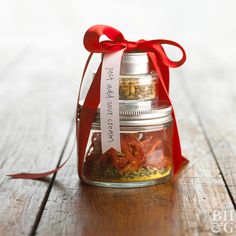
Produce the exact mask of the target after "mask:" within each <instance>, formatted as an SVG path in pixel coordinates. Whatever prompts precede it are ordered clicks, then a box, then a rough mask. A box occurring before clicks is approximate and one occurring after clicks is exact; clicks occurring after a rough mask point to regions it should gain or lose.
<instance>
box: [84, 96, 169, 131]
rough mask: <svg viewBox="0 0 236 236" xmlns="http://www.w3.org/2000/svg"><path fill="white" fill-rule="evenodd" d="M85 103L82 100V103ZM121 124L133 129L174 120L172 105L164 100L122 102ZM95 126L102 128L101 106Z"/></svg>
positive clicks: (154, 125) (120, 111)
mask: <svg viewBox="0 0 236 236" xmlns="http://www.w3.org/2000/svg"><path fill="white" fill-rule="evenodd" d="M82 104H83V101H81V103H80V105H82ZM119 113H120V126H121V127H130V128H132V129H133V130H134V129H137V130H140V128H142V129H145V127H149V128H150V126H153V128H155V127H157V126H160V125H165V124H168V123H170V122H171V121H172V115H171V113H172V107H171V106H169V105H168V104H167V103H166V102H163V101H158V102H156V101H152V100H149V101H138V102H137V101H136V102H132V103H131V102H127V103H126V102H122V103H121V102H120V109H119ZM93 127H95V128H97V129H99V128H100V108H98V111H97V114H96V119H95V120H94V122H93Z"/></svg>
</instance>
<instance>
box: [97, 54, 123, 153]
mask: <svg viewBox="0 0 236 236" xmlns="http://www.w3.org/2000/svg"><path fill="white" fill-rule="evenodd" d="M123 51H124V50H120V51H117V52H112V53H105V54H104V58H103V64H102V74H101V90H100V100H101V104H100V122H101V138H102V153H105V152H106V151H107V150H109V149H110V148H114V149H116V150H117V151H121V147H120V119H119V118H120V117H119V78H120V64H121V59H122V55H123Z"/></svg>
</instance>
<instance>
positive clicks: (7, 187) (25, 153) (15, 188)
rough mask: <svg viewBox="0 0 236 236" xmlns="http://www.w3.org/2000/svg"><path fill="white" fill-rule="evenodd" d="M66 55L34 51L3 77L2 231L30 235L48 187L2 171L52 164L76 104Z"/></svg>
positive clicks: (0, 108) (0, 98)
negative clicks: (51, 54) (16, 178)
mask: <svg viewBox="0 0 236 236" xmlns="http://www.w3.org/2000/svg"><path fill="white" fill-rule="evenodd" d="M67 56H68V54H66V53H63V55H61V54H60V53H58V54H57V56H55V54H54V55H53V57H52V56H50V53H48V52H46V51H45V52H43V51H41V52H40V51H36V50H35V51H33V52H32V53H31V54H30V55H28V57H26V58H22V60H23V61H20V64H19V66H18V64H17V63H13V64H14V66H12V67H11V68H8V70H7V73H5V75H4V76H5V77H4V78H1V81H0V83H1V86H0V130H1V135H0V166H1V169H0V173H1V176H0V202H1V208H0V234H1V235H7V236H8V235H26V234H28V233H29V232H30V230H31V227H32V225H33V223H34V221H35V217H36V215H37V213H38V211H39V208H40V206H41V202H42V200H43V199H44V196H45V192H46V190H47V189H48V182H47V181H46V182H39V181H32V180H12V179H9V178H8V177H6V176H5V175H6V174H7V173H12V172H14V171H17V172H21V171H32V172H35V171H36V172H37V171H43V170H44V171H45V170H48V169H50V168H54V167H55V166H56V163H57V161H58V159H59V157H60V154H61V152H62V149H63V144H64V142H65V140H66V137H67V134H68V131H69V128H70V124H71V120H72V116H73V109H74V103H75V100H74V97H75V94H73V89H72V90H71V87H74V86H72V84H73V81H74V77H73V76H74V75H75V74H76V73H74V70H73V68H75V67H73V65H74V64H73V59H72V57H71V64H69V62H70V61H68V60H65V59H66V58H68V57H67ZM66 62H68V63H66ZM72 75H73V76H72Z"/></svg>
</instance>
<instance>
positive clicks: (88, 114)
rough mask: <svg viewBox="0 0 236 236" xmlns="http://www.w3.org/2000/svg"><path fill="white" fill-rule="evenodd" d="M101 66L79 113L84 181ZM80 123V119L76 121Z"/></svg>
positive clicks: (78, 141) (80, 162) (80, 152)
mask: <svg viewBox="0 0 236 236" xmlns="http://www.w3.org/2000/svg"><path fill="white" fill-rule="evenodd" d="M101 67H102V63H101V64H100V65H99V68H98V70H97V73H96V74H95V76H94V79H93V82H92V84H91V86H90V88H89V91H88V93H87V96H86V98H85V101H84V104H83V106H82V108H81V110H80V114H79V124H77V128H76V132H77V147H78V148H77V150H78V175H79V177H80V179H81V180H82V181H83V175H82V171H83V163H84V156H85V151H86V146H87V142H88V138H89V134H90V130H91V127H92V122H93V120H94V118H95V116H96V112H97V108H98V105H99V103H100V78H101ZM76 123H78V121H76Z"/></svg>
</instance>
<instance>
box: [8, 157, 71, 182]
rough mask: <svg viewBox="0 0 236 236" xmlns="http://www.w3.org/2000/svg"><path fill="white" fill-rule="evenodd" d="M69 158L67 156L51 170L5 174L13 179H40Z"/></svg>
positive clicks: (59, 167)
mask: <svg viewBox="0 0 236 236" xmlns="http://www.w3.org/2000/svg"><path fill="white" fill-rule="evenodd" d="M68 160H69V158H67V159H66V160H65V161H64V162H63V163H62V164H61V165H60V166H58V167H57V168H55V169H53V170H51V171H47V172H41V173H24V172H22V173H17V174H8V175H7V176H9V177H11V178H13V179H42V178H44V177H47V176H49V175H51V174H54V173H56V172H57V171H58V170H60V169H61V168H62V167H63V166H64V165H65V164H66V163H67V161H68Z"/></svg>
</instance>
